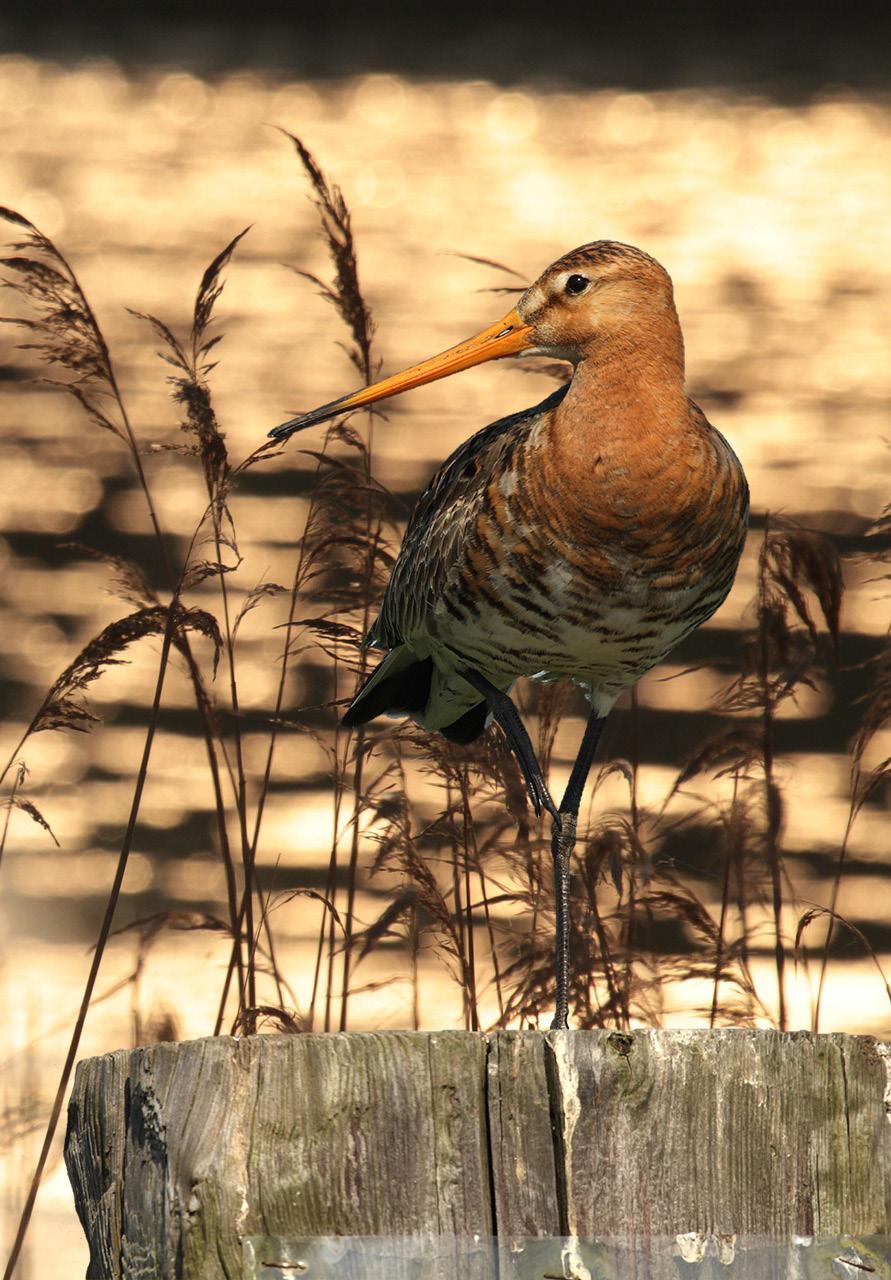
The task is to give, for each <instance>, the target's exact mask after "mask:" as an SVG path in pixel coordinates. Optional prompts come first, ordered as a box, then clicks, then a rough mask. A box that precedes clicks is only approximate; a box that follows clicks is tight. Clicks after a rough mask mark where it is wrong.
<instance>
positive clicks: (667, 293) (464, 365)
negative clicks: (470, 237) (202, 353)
mask: <svg viewBox="0 0 891 1280" xmlns="http://www.w3.org/2000/svg"><path fill="white" fill-rule="evenodd" d="M664 318H667V319H669V320H670V322H671V324H672V326H673V328H676V327H677V317H676V313H675V310H674V299H673V295H672V287H671V279H670V277H669V275H668V272H667V271H666V270H665V268H664V267H662V266H660V264H659V263H658V262H657V261H656V260H655V258H651V257H650V256H649V255H648V254H646V253H643V252H642V251H641V250H640V249H635V248H633V247H632V246H631V245H627V244H619V243H617V242H615V241H612V240H598V241H596V242H595V243H594V244H588V245H583V246H582V247H581V248H580V249H574V250H573V251H572V253H568V254H566V255H565V256H564V257H562V258H559V259H558V260H557V261H556V262H554V263H552V264H551V266H549V267H548V268H547V270H546V271H543V272H542V274H541V275H540V276H539V278H538V279H537V280H536V281H535V283H534V284H532V285H530V286H529V288H528V289H527V290H526V292H525V293H524V294H523V295H522V296H521V297H520V299H519V301H518V302H517V304H516V306H515V307H513V308H512V309H511V310H510V311H509V312H508V313H507V315H505V316H502V317H501V319H500V320H497V321H496V322H495V324H491V325H489V326H488V327H487V328H485V329H482V330H481V331H480V332H479V333H477V334H474V336H473V337H472V338H466V339H465V340H464V342H459V343H458V345H457V346H455V347H450V348H449V350H448V351H443V352H442V353H441V354H440V355H437V356H432V357H431V358H430V359H429V360H424V361H422V362H421V363H420V364H416V365H412V367H411V368H410V369H405V370H403V371H402V372H401V373H396V374H393V375H392V377H389V378H384V379H382V380H381V381H380V382H376V383H373V384H372V385H371V386H370V387H363V388H362V389H361V390H360V391H355V392H352V393H351V394H349V395H346V396H341V398H340V399H339V400H332V401H331V402H330V403H329V404H324V405H321V406H320V407H319V408H318V409H314V410H312V411H311V412H310V413H306V414H302V415H301V416H300V417H297V418H292V419H291V420H290V421H288V422H284V423H282V425H281V426H280V427H276V428H274V430H272V431H270V433H269V434H270V435H271V436H273V437H275V438H277V439H285V438H287V437H288V436H289V435H292V434H293V432H295V431H302V430H303V429H304V428H305V427H310V426H313V425H314V424H315V423H317V422H324V421H326V420H327V419H328V418H333V417H335V416H336V415H337V414H339V413H348V412H349V411H350V410H352V409H358V408H361V407H362V406H363V405H368V404H372V403H374V402H375V401H377V400H385V399H387V398H388V397H390V396H395V395H399V394H400V392H402V391H410V390H411V389H412V388H413V387H419V386H422V385H423V384H424V383H425V382H434V381H435V380H436V379H437V378H447V377H449V376H450V375H451V374H453V373H460V371H461V370H462V369H470V368H471V367H472V366H473V365H476V364H483V363H484V362H485V361H487V360H499V359H502V358H503V357H505V356H516V355H540V356H550V357H551V358H557V359H560V360H568V361H570V362H571V363H572V364H578V363H579V362H580V361H582V360H584V359H586V358H587V357H588V356H590V355H592V354H595V355H596V352H597V349H598V347H600V346H602V345H603V343H604V342H606V341H609V340H611V339H612V340H615V339H616V338H617V337H618V338H620V339H621V340H622V341H623V342H624V344H625V345H626V346H627V345H628V344H629V343H631V344H632V345H633V344H634V342H635V335H640V336H641V338H642V339H643V340H647V339H644V335H650V334H651V331H652V328H653V325H654V324H655V325H657V326H658V325H659V324H660V321H661V320H662V319H664ZM679 338H680V335H679V331H678V341H679Z"/></svg>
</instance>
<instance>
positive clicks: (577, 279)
mask: <svg viewBox="0 0 891 1280" xmlns="http://www.w3.org/2000/svg"><path fill="white" fill-rule="evenodd" d="M590 283H591V281H590V280H589V279H588V277H587V276H570V277H569V279H568V280H567V281H566V292H567V293H584V292H585V290H586V289H587V287H588V285H589V284H590Z"/></svg>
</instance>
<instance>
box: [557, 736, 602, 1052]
mask: <svg viewBox="0 0 891 1280" xmlns="http://www.w3.org/2000/svg"><path fill="white" fill-rule="evenodd" d="M605 722H606V718H605V717H604V716H598V715H597V713H596V712H594V711H592V712H591V714H590V716H589V717H588V723H587V725H586V726H585V733H584V737H583V738H582V742H581V746H580V747H579V753H578V755H577V756H576V759H575V764H574V765H573V766H572V773H571V774H570V775H569V784H568V785H567V788H566V791H565V793H564V796H563V803H562V804H561V805H560V819H561V821H560V823H559V825H558V824H557V823H556V822H555V823H554V828H553V831H552V832H551V854H552V856H553V859H554V907H555V911H556V920H557V930H556V935H557V936H556V957H555V961H556V964H555V967H556V972H557V1003H556V1008H555V1011H554V1021H553V1022H552V1023H551V1029H552V1030H554V1031H564V1030H565V1029H566V1027H567V1026H568V1025H569V1024H568V1021H567V1018H568V1015H569V859H570V858H571V857H572V851H573V849H574V848H575V832H576V826H577V824H578V818H579V809H580V807H581V803H582V794H583V792H584V790H585V783H586V782H587V780H588V774H589V773H590V772H591V765H592V764H593V762H594V753H595V752H596V750H597V744H598V742H599V741H600V734H601V732H602V731H603V726H604V724H605Z"/></svg>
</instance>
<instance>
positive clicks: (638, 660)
mask: <svg viewBox="0 0 891 1280" xmlns="http://www.w3.org/2000/svg"><path fill="white" fill-rule="evenodd" d="M531 355H536V356H547V357H550V358H551V359H554V358H556V359H559V360H561V361H566V362H568V363H569V365H570V366H571V377H570V378H569V380H568V382H566V384H565V385H563V386H561V387H560V388H559V389H558V390H556V391H555V392H553V394H551V395H549V396H548V397H547V398H546V399H545V400H543V401H542V402H541V403H540V404H537V405H535V406H534V407H532V408H529V409H525V410H523V411H521V412H519V413H513V414H511V415H509V416H507V417H503V418H500V419H498V420H497V421H495V422H493V423H491V424H490V425H489V426H486V427H484V428H483V429H482V430H481V431H477V433H476V434H475V435H472V436H470V437H469V438H468V439H467V440H466V441H465V442H464V443H463V444H461V445H460V446H459V447H458V448H457V449H456V450H455V452H454V453H452V455H451V456H450V457H449V458H448V459H447V460H446V462H445V463H444V464H443V465H442V466H441V467H440V468H439V470H438V471H437V472H436V474H435V475H434V476H433V478H432V480H431V481H430V483H429V485H428V486H427V488H426V490H425V491H424V492H423V493H422V495H421V497H420V499H419V501H418V503H417V506H416V507H415V509H414V512H413V514H412V516H411V518H410V520H409V523H408V525H407V528H406V531H405V534H404V537H403V541H402V545H401V549H400V552H399V554H398V556H397V558H396V561H395V564H394V566H393V568H392V572H391V576H390V579H389V582H388V585H387V587H386V590H385V592H384V596H383V600H382V603H381V607H380V613H379V615H378V617H377V619H376V621H375V622H374V624H373V625H372V627H371V629H370V631H369V633H368V635H367V637H366V641H365V643H366V644H367V645H368V646H369V647H372V648H378V649H384V650H386V651H387V652H386V656H385V657H384V659H383V660H382V662H381V663H380V664H379V666H377V667H376V669H375V670H374V672H373V673H372V674H371V676H370V677H369V678H368V679H367V680H366V682H365V683H364V685H363V686H362V687H361V688H360V689H359V691H358V693H357V694H356V696H355V697H354V699H353V700H352V702H351V704H350V706H349V707H348V709H347V711H346V713H345V715H344V716H343V723H344V724H345V725H347V726H356V725H360V724H364V723H366V722H368V721H370V720H373V719H375V718H376V717H377V716H380V715H384V714H389V715H407V716H409V717H411V718H412V719H413V720H414V721H416V722H417V723H418V724H419V725H421V726H423V727H424V728H426V729H428V730H436V731H438V732H439V733H441V734H443V735H444V736H445V737H446V738H449V739H451V740H452V741H455V742H459V743H467V742H471V741H473V740H474V739H475V738H477V737H478V736H479V735H480V734H482V733H483V731H484V730H485V728H486V726H487V723H489V722H490V721H491V720H493V719H494V720H495V721H497V723H498V724H499V725H500V726H501V728H502V730H503V731H504V733H505V736H506V738H507V740H508V742H509V743H510V745H511V747H512V748H513V750H514V753H515V755H516V757H517V760H518V762H519V765H520V768H521V770H522V773H523V777H524V780H525V783H526V786H527V789H528V792H529V795H530V799H531V801H532V804H533V806H534V808H535V811H536V813H539V814H540V813H541V811H542V810H543V809H546V810H547V811H548V812H549V814H550V817H551V852H552V857H553V864H554V881H555V915H556V928H555V972H556V994H555V1012H554V1018H553V1022H552V1027H553V1028H554V1029H558V1030H561V1029H565V1028H567V1026H568V1004H569V982H570V956H569V919H570V917H569V890H570V879H569V876H570V859H571V856H572V852H573V849H574V845H575V839H576V828H577V823H578V815H579V809H580V805H581V800H582V796H583V792H584V788H585V784H586V781H587V779H588V775H589V773H590V770H591V767H592V764H593V761H594V757H595V753H596V750H597V745H598V742H599V740H600V736H601V732H602V729H603V725H604V722H605V720H606V717H607V716H608V714H609V712H610V711H611V709H612V707H613V706H614V704H615V702H616V700H617V698H618V697H619V695H620V694H621V693H622V692H623V691H624V690H626V689H628V688H629V687H631V686H632V685H633V684H635V683H636V681H637V680H639V679H640V677H641V676H643V675H644V674H645V672H647V671H648V670H650V669H651V668H652V667H654V666H656V665H657V664H658V663H659V662H661V661H662V660H663V659H664V658H665V657H666V656H667V655H668V654H669V653H670V652H671V650H672V649H673V648H674V647H675V646H676V645H677V644H678V643H679V642H680V641H681V640H683V638H684V637H685V636H686V635H688V634H689V633H690V632H691V631H693V630H694V629H695V628H696V627H698V626H699V625H700V624H701V623H703V622H704V621H705V620H706V619H707V618H709V617H710V616H711V615H712V614H713V613H714V612H715V610H716V609H717V608H718V607H719V605H720V604H721V603H722V602H723V601H724V599H725V598H726V596H727V594H728V593H729V591H730V588H731V586H732V584H733V581H734V577H735V575H736V570H737V566H738V564H739V560H740V557H741V555H742V551H743V547H744V545H745V540H746V532H747V524H748V510H749V491H748V485H747V483H746V477H745V473H744V471H743V468H742V465H741V463H740V461H739V459H738V458H737V456H736V454H735V453H734V452H733V450H732V448H731V446H730V445H729V444H728V442H727V441H726V440H725V439H724V437H723V436H722V435H721V434H720V432H719V431H718V430H717V429H716V428H714V427H713V426H712V425H711V424H710V423H709V421H708V420H707V418H706V416H705V414H704V413H703V411H702V409H701V408H700V407H699V406H698V405H697V404H696V403H695V402H694V401H693V400H692V399H691V398H690V397H689V396H688V394H687V391H686V386H685V372H684V340H683V336H682V332H681V326H680V321H679V318H678V313H677V308H676V306H675V301H674V290H673V286H672V281H671V277H670V276H669V274H668V272H667V271H666V269H665V267H663V266H662V265H661V263H659V262H657V261H656V259H655V258H653V257H651V256H650V255H649V254H648V253H645V252H644V251H643V250H641V249H638V248H636V247H634V246H633V245H628V244H622V243H619V242H617V241H611V240H598V241H594V242H592V243H590V244H585V245H582V246H581V247H579V248H577V249H574V250H572V251H571V252H570V253H567V254H565V255H564V256H563V257H561V258H558V259H557V260H556V261H555V262H553V263H552V264H551V265H550V266H549V267H548V268H547V269H546V270H545V271H544V272H542V274H541V275H540V276H539V277H538V279H537V280H535V282H534V283H533V284H531V285H530V286H529V287H528V288H527V289H526V290H525V292H523V293H522V295H521V296H520V297H519V299H518V300H517V302H516V305H515V306H514V307H512V308H511V310H510V311H509V312H508V313H507V314H506V315H504V316H503V317H502V318H501V319H500V320H498V321H496V322H495V323H494V324H490V325H489V326H487V327H486V328H484V329H482V330H481V331H480V332H479V333H477V334H475V335H474V336H473V337H470V338H468V339H466V340H464V341H463V342H459V343H458V344H457V345H456V346H453V347H451V348H449V349H448V350H447V351H444V352H442V353H441V354H440V355H436V356H433V357H431V358H429V359H427V360H424V361H422V362H421V363H420V364H417V365H413V366H412V367H411V368H409V369H406V370H404V371H402V372H401V373H397V374H394V375H393V376H391V377H387V378H384V379H382V380H380V381H378V382H375V383H373V384H372V385H370V386H367V387H363V388H361V389H360V390H358V391H354V392H351V393H349V394H347V395H344V396H341V397H339V398H338V399H336V400H332V401H330V402H329V403H327V404H324V405H321V406H320V407H319V408H317V409H315V410H313V411H311V412H309V413H304V414H300V415H299V416H296V417H293V418H290V419H289V420H288V421H287V422H284V423H282V424H281V425H280V426H278V427H276V428H274V429H273V430H272V431H271V432H270V433H269V434H270V435H271V436H273V437H274V438H275V439H277V440H279V441H281V440H284V439H286V438H287V437H289V436H290V435H292V434H293V433H294V432H297V431H302V430H305V429H306V428H308V427H311V426H314V425H315V424H317V423H320V422H324V421H326V420H328V419H330V418H332V417H335V416H337V415H339V414H343V413H348V412H349V411H351V410H353V409H358V408H360V407H361V406H363V405H370V404H373V403H375V402H377V401H380V400H383V399H386V398H387V397H390V396H395V395H398V394H400V393H402V392H405V391H408V390H411V389H412V388H415V387H419V386H421V385H423V384H425V383H428V382H432V381H434V380H435V379H438V378H445V377H449V376H451V375H452V374H455V373H459V372H461V371H463V370H467V369H470V368H472V367H473V366H475V365H478V364H482V363H483V362H484V361H489V360H497V359H501V358H505V357H517V356H531ZM521 676H527V677H533V678H536V679H539V680H545V681H548V680H555V679H569V680H572V681H574V682H575V683H576V684H577V685H579V686H581V688H582V689H583V691H584V693H585V695H586V697H587V699H588V703H589V707H590V711H589V714H588V719H587V723H586V726H585V730H584V734H583V736H582V740H581V744H580V747H579V751H578V755H577V757H576V760H575V763H574V765H573V767H572V770H571V773H570V777H569V782H568V785H567V788H566V791H565V793H564V795H563V797H562V799H561V802H560V804H559V806H558V805H556V804H555V802H554V800H553V797H552V796H551V794H550V792H549V790H548V787H547V784H546V781H545V779H544V777H543V776H542V771H541V768H540V767H539V764H538V761H537V760H536V757H535V752H534V749H533V747H532V743H531V741H530V739H529V736H528V733H527V731H526V729H525V726H524V725H523V722H522V718H521V716H520V714H519V712H518V710H517V708H516V705H515V703H514V701H513V700H512V698H511V696H510V692H511V689H512V688H513V685H514V683H515V682H516V680H517V679H518V678H519V677H521Z"/></svg>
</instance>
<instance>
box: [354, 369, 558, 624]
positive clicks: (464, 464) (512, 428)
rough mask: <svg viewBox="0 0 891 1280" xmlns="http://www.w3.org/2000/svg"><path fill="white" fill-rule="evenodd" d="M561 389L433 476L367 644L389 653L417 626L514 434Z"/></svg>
mask: <svg viewBox="0 0 891 1280" xmlns="http://www.w3.org/2000/svg"><path fill="white" fill-rule="evenodd" d="M567 389H568V384H567V386H563V387H560V388H559V389H558V390H557V391H555V392H554V393H553V394H552V395H550V396H548V398H547V399H546V400H543V401H542V403H541V404H538V405H535V407H534V408H531V409H524V410H523V411H522V412H520V413H515V414H512V415H511V416H510V417H507V418H501V419H499V421H498V422H493V423H491V424H490V425H489V426H488V427H484V428H483V429H482V431H478V432H477V433H476V435H473V436H471V437H470V439H469V440H466V441H465V442H464V444H462V445H461V446H460V447H459V448H458V449H456V450H455V452H454V453H453V454H452V455H451V457H450V458H448V460H447V461H446V462H445V463H444V464H443V466H441V467H440V469H439V470H438V471H437V472H436V474H435V475H434V477H433V479H432V480H431V481H430V483H429V485H428V486H427V488H426V489H425V490H424V492H423V493H422V494H421V497H420V498H419V499H418V504H417V506H416V507H415V509H414V511H413V512H412V516H411V519H410V520H409V522H408V527H407V528H406V530H405V536H404V537H403V539H402V547H401V548H400V551H399V555H398V557H397V559H396V563H395V565H394V566H393V572H392V574H391V575H390V581H389V583H388V584H387V589H386V591H385V592H384V599H383V602H382V604H381V611H380V616H379V617H378V619H377V621H376V622H375V623H374V625H373V626H372V628H371V630H370V631H369V633H368V637H367V639H366V643H367V644H369V645H373V646H375V647H380V648H386V649H392V648H394V647H395V646H396V645H398V644H402V643H403V642H404V641H405V640H406V639H408V638H409V637H410V636H411V635H412V634H413V633H416V632H417V631H418V630H419V629H420V628H421V627H422V625H423V621H424V618H425V617H426V616H427V615H428V614H429V613H430V612H431V611H432V610H433V609H434V608H435V607H436V604H437V602H438V601H439V599H440V598H441V596H442V593H443V591H444V589H445V587H446V585H447V583H448V582H449V580H450V577H451V574H452V572H453V571H454V570H456V569H457V568H458V567H460V564H461V563H462V552H463V550H464V548H465V547H466V546H467V544H468V541H469V539H470V537H471V534H472V530H473V525H474V521H475V519H476V516H477V514H478V512H479V510H480V508H481V506H482V503H483V501H484V498H485V493H486V489H487V488H488V485H489V482H490V481H491V479H492V478H493V476H497V475H498V474H499V472H501V471H502V470H503V469H504V468H505V467H506V465H508V464H507V459H508V456H509V454H510V451H511V448H512V446H513V444H514V442H515V440H516V437H517V434H518V431H517V429H518V428H519V427H521V426H522V425H523V424H524V423H527V422H528V421H529V419H530V418H535V417H538V415H539V414H542V413H547V412H548V411H549V410H550V409H553V408H554V407H555V405H557V404H559V403H560V401H561V400H562V399H563V397H564V396H565V395H566V392H567Z"/></svg>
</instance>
